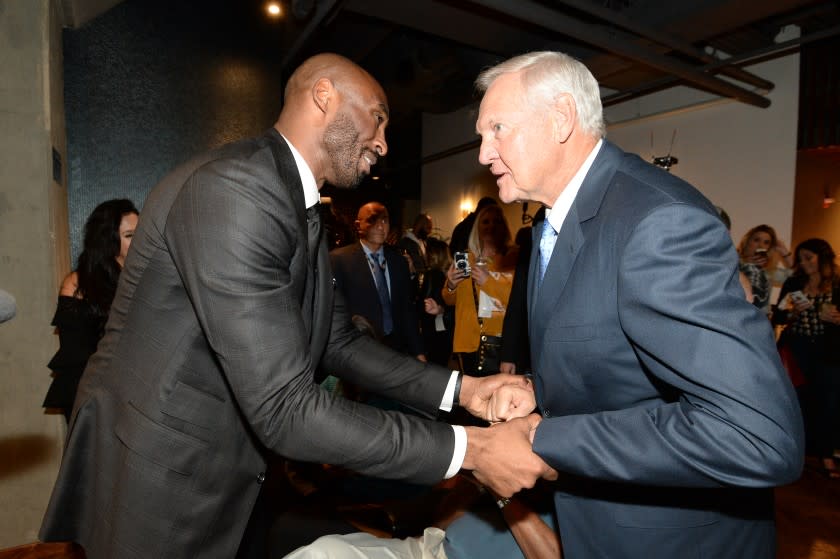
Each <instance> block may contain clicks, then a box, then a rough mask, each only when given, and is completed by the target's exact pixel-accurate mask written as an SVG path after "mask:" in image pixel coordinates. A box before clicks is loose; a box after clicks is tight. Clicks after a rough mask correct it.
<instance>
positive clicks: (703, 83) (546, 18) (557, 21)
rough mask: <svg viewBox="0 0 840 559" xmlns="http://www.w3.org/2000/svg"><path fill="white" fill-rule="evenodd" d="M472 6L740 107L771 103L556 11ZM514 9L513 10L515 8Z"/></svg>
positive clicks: (520, 5) (530, 5) (523, 5)
mask: <svg viewBox="0 0 840 559" xmlns="http://www.w3.org/2000/svg"><path fill="white" fill-rule="evenodd" d="M470 1H471V2H472V3H474V4H478V5H480V6H484V7H487V8H491V9H494V10H496V11H498V12H501V13H503V14H507V15H508V16H510V17H514V18H517V19H519V20H522V21H527V22H529V23H532V24H534V25H539V26H541V27H544V28H546V29H549V30H551V31H554V32H556V33H561V34H563V35H566V36H568V37H572V38H574V39H577V40H579V41H583V42H585V43H588V44H590V45H594V46H596V47H598V48H601V49H604V50H607V51H609V52H612V53H613V54H616V55H618V56H621V57H624V58H628V59H630V60H634V61H636V62H639V63H642V64H645V65H647V66H650V67H652V68H656V69H658V70H661V71H663V72H667V73H669V74H673V75H675V76H679V77H680V78H682V79H684V80H686V81H687V82H689V83H692V84H694V85H696V86H697V87H700V88H702V89H705V90H707V91H711V92H712V93H716V94H718V95H722V96H724V97H731V98H733V99H737V100H738V101H741V102H743V103H747V104H749V105H754V106H756V107H761V108H766V107H769V106H770V100H769V99H768V98H766V97H762V96H761V95H758V94H757V93H753V92H752V91H749V90H746V89H744V88H742V87H738V86H736V85H733V84H732V83H730V82H727V81H724V80H721V79H718V78H715V77H714V76H710V75H708V74H705V73H703V72H702V71H701V70H698V68H697V67H695V66H690V65H688V64H684V63H682V62H679V61H677V60H674V59H670V58H668V57H665V56H662V55H661V54H659V53H657V52H655V51H653V50H650V49H647V48H644V47H642V46H639V45H635V44H633V43H629V42H626V41H625V42H619V41H617V40H616V37H615V36H614V35H613V34H611V33H607V32H605V31H604V30H602V29H601V28H599V27H596V26H592V25H587V24H585V23H582V22H581V21H578V20H575V19H572V18H569V17H565V16H563V15H562V14H559V13H558V12H556V11H555V10H551V9H548V8H546V7H544V6H542V5H540V4H537V3H535V2H532V1H531V0H518V1H517V2H516V3H512V2H509V1H507V0H470ZM514 5H515V7H514Z"/></svg>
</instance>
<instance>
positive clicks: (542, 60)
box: [475, 51, 606, 138]
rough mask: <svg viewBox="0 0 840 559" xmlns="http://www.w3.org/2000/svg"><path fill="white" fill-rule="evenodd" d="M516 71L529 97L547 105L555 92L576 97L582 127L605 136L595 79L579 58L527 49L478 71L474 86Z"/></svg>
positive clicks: (487, 85) (481, 88)
mask: <svg viewBox="0 0 840 559" xmlns="http://www.w3.org/2000/svg"><path fill="white" fill-rule="evenodd" d="M516 72H521V80H522V85H523V87H524V89H525V92H526V95H527V96H528V97H529V98H530V99H532V100H533V101H535V102H537V103H544V104H545V106H546V107H548V106H550V105H552V104H553V103H554V101H555V100H556V98H557V95H558V94H561V93H568V94H569V95H571V96H572V99H574V100H575V105H576V107H577V117H578V123H579V124H580V126H581V129H582V130H583V131H584V132H585V133H587V134H591V135H593V136H597V137H599V138H603V137H604V136H606V130H605V127H604V111H603V108H602V106H601V92H600V90H599V89H598V82H597V81H596V80H595V77H594V76H593V75H592V72H590V71H589V68H587V67H586V66H584V65H583V63H582V62H580V61H578V60H575V59H574V58H572V57H571V56H569V55H567V54H563V53H562V52H555V51H538V52H529V53H526V54H522V55H519V56H515V57H513V58H510V59H508V60H506V61H504V62H502V63H501V64H497V65H496V66H493V67H492V68H488V69H486V70H484V71H483V72H481V74H479V76H478V78H477V79H476V80H475V86H476V89H477V90H478V91H479V92H481V93H484V92H486V91H487V90H488V89H489V88H490V86H491V85H492V83H493V82H494V81H496V79H497V78H498V77H500V76H502V75H503V74H512V73H516Z"/></svg>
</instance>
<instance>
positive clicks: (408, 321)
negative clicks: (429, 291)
mask: <svg viewBox="0 0 840 559" xmlns="http://www.w3.org/2000/svg"><path fill="white" fill-rule="evenodd" d="M383 249H384V252H385V262H387V264H388V267H387V272H386V273H387V274H388V276H389V279H390V282H391V311H392V315H393V318H394V329H393V331H392V332H391V335H390V336H389V342H390V345H391V347H393V348H394V349H396V350H398V351H402V352H405V353H408V354H410V355H420V354H421V353H424V350H423V340H422V338H421V337H420V326H419V322H418V317H417V311H416V310H415V304H414V301H413V298H412V293H413V289H412V283H411V275H410V274H409V271H408V263H406V261H405V258H403V257H402V255H400V253H398V252H397V251H396V250H395V249H394V248H393V247H391V246H388V245H385V246H384V247H383ZM330 262H331V263H332V270H333V275H334V277H335V282H336V287H337V288H338V289H339V290H340V291H341V292H342V293H343V294H344V297H345V300H346V302H347V309H348V311H349V312H350V314H351V315H354V314H359V315H362V316H364V317H365V318H367V319H368V320H369V321H370V323H371V324H372V325H373V327H374V328H376V332H377V334H378V335H379V336H382V306H381V304H380V303H379V294H378V292H377V291H376V282H375V281H374V280H373V274H371V272H370V265H369V264H368V259H367V256H366V255H365V251H364V249H363V248H362V245H361V243H360V242H356V243H354V244H352V245H348V246H346V247H342V248H338V249H336V250H333V251H332V252H330Z"/></svg>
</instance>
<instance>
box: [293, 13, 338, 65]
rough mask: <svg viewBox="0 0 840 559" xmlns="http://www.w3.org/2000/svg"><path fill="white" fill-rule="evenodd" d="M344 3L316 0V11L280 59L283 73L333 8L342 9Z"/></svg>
mask: <svg viewBox="0 0 840 559" xmlns="http://www.w3.org/2000/svg"><path fill="white" fill-rule="evenodd" d="M342 3H343V0H321V1H320V2H316V7H315V13H314V14H312V17H311V18H310V20H309V21H308V22H307V24H306V27H304V28H303V29H301V30H300V33H299V34H298V36H297V38H296V39H295V42H294V44H293V45H292V46H291V48H289V50H288V51H286V54H285V55H284V56H283V60H281V61H280V71H281V73H283V74H285V73H286V70H287V66H288V65H289V64H291V63H292V61H293V60H294V59H295V58H297V56H298V54H300V51H302V50H303V48H304V47H305V46H306V43H308V42H309V41H310V40H311V39H312V36H313V35H314V34H315V31H317V30H318V27H320V26H321V23H322V22H324V21H325V20H326V19H327V16H329V15H330V14H331V13H332V12H333V10H339V9H341V6H340V4H342Z"/></svg>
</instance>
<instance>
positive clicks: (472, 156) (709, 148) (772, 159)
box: [421, 55, 799, 242]
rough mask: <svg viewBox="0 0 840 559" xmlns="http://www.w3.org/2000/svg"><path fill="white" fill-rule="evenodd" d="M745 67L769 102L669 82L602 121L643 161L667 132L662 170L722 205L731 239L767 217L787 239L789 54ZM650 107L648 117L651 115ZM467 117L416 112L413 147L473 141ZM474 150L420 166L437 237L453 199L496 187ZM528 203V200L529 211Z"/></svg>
mask: <svg viewBox="0 0 840 559" xmlns="http://www.w3.org/2000/svg"><path fill="white" fill-rule="evenodd" d="M749 69H750V71H751V72H754V73H755V74H758V75H759V76H762V77H764V78H766V79H768V80H770V81H772V82H773V83H775V84H776V87H775V89H773V91H772V92H770V94H769V97H770V99H771V101H772V104H771V106H770V107H769V108H768V109H759V108H755V107H751V106H748V105H745V104H743V103H737V102H729V101H718V102H716V103H711V104H703V103H706V102H708V101H710V100H711V99H712V98H711V97H710V96H708V95H706V94H699V93H698V92H696V91H694V90H689V89H688V88H674V89H671V90H667V91H663V92H660V93H657V94H655V95H650V96H647V97H643V98H640V99H637V100H633V101H628V102H626V103H623V104H621V105H616V106H615V107H610V108H608V110H606V111H605V116H606V117H607V119H608V122H613V123H614V124H612V125H610V126H608V129H607V137H608V138H609V139H610V140H611V141H613V142H614V143H616V144H618V145H619V146H620V147H622V148H623V149H624V150H626V151H630V152H635V153H638V154H639V155H640V156H641V157H642V158H644V159H646V160H648V161H649V160H650V159H651V156H652V155H656V156H661V155H665V154H667V152H668V148H669V145H670V142H671V138H672V134H673V132H674V130H676V131H677V135H676V141H675V143H674V148H673V155H675V156H676V157H678V158H679V163H678V164H677V165H676V166H674V167H672V169H671V172H672V173H674V174H675V175H678V176H680V177H682V178H684V179H686V180H688V181H689V182H690V183H692V184H694V185H695V186H696V187H697V188H698V189H700V190H701V191H702V192H703V193H704V194H705V195H706V196H707V197H708V198H709V199H711V200H712V201H713V202H714V203H715V204H717V205H719V206H722V207H724V208H725V209H726V211H727V212H728V213H729V215H730V216H731V218H732V222H733V228H732V233H733V238H734V239H735V240H736V242H737V240H739V239H740V236H741V234H743V233H744V232H745V231H746V230H747V229H749V228H750V227H752V226H754V225H757V224H759V223H768V224H770V225H772V226H773V227H775V228H776V230H777V232H778V233H779V235H780V236H781V237H782V239H784V240H785V242H790V238H791V223H792V215H793V200H794V186H795V170H796V122H797V110H798V97H799V56H798V55H792V56H788V57H785V58H780V59H776V60H773V61H769V62H765V63H762V64H758V65H754V66H752V67H750V68H749ZM698 104H700V105H698ZM686 106H690V108H685V107H686ZM654 113H656V116H651V115H652V114H654ZM475 117H476V107H471V108H468V109H463V110H461V111H458V112H456V113H452V114H449V115H426V116H425V118H424V121H423V136H424V141H423V155H424V156H428V155H429V154H434V153H439V152H441V151H443V150H445V149H448V148H451V147H453V146H457V145H460V144H463V143H466V142H468V141H470V140H474V139H475V138H476V136H475V131H474V130H475ZM651 133H653V138H654V146H653V149H651ZM477 158H478V149H473V150H470V151H467V152H463V153H460V154H457V155H454V156H450V157H447V158H445V159H440V160H438V161H435V162H432V163H428V164H426V165H425V166H424V167H423V179H422V180H423V183H422V185H423V187H422V198H421V206H422V207H423V209H424V210H426V211H428V212H430V213H431V214H432V215H433V216H434V217H435V219H436V220H437V225H439V226H440V228H441V230H442V231H443V232H444V233H445V235H444V236H448V234H449V233H450V232H451V231H452V227H454V225H455V224H456V223H457V221H458V220H459V219H460V210H459V206H460V204H461V201H462V200H463V199H469V200H471V201H472V202H473V203H474V202H475V201H476V200H477V199H478V198H479V197H480V196H482V195H485V194H493V195H495V194H497V189H496V186H495V184H494V183H493V181H492V180H491V177H490V174H489V173H488V172H487V170H486V169H485V168H483V167H482V166H480V165H479V164H478V161H477ZM533 211H534V208H531V209H530V213H532V214H533ZM506 215H507V217H508V221H509V222H510V224H511V226H512V228H514V229H516V228H517V227H518V226H519V223H520V221H519V216H520V215H521V207H520V206H519V205H518V204H516V205H512V206H511V207H508V208H507V210H506Z"/></svg>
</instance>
